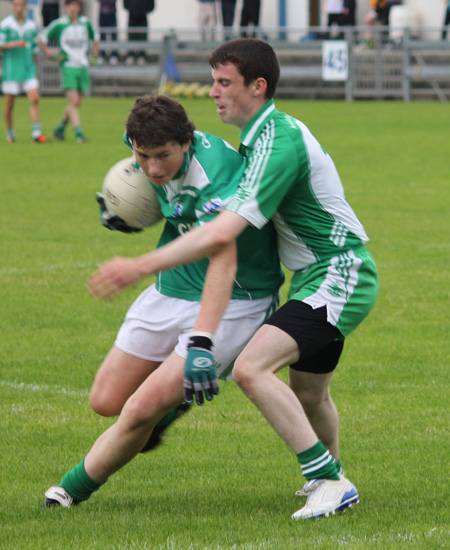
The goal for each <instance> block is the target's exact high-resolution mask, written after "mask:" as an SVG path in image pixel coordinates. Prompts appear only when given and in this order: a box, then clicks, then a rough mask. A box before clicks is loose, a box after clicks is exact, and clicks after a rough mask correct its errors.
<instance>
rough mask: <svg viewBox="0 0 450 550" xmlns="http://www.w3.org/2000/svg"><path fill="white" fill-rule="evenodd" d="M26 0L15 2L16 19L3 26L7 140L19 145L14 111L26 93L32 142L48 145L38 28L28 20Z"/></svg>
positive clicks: (0, 28) (0, 26)
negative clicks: (38, 70)
mask: <svg viewBox="0 0 450 550" xmlns="http://www.w3.org/2000/svg"><path fill="white" fill-rule="evenodd" d="M26 10H27V3H26V0H13V2H12V15H9V16H8V17H6V18H5V19H3V21H2V22H1V23H0V51H1V52H2V54H3V73H2V92H3V94H4V96H5V108H4V113H5V122H6V139H7V141H8V142H9V143H14V142H15V141H16V133H15V131H14V125H13V109H14V103H15V99H16V97H17V96H18V95H19V94H20V93H21V92H25V93H26V94H27V96H28V100H29V102H30V117H31V138H32V139H33V141H35V142H36V143H47V142H48V138H47V137H46V136H44V135H43V134H42V130H41V123H40V109H39V82H38V79H37V73H36V56H37V52H38V46H37V41H36V37H37V25H36V23H35V22H34V21H32V20H31V19H29V18H27V17H26Z"/></svg>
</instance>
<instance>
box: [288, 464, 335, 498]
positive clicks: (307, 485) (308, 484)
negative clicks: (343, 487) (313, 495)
mask: <svg viewBox="0 0 450 550" xmlns="http://www.w3.org/2000/svg"><path fill="white" fill-rule="evenodd" d="M344 476H345V474H344V470H343V469H342V468H340V470H339V477H344ZM319 481H322V480H321V479H309V480H308V481H307V482H306V483H305V484H304V485H303V487H302V488H301V489H300V490H299V491H295V496H297V497H307V496H308V495H309V493H310V492H311V491H312V489H313V487H314V485H315V484H316V483H318V482H319Z"/></svg>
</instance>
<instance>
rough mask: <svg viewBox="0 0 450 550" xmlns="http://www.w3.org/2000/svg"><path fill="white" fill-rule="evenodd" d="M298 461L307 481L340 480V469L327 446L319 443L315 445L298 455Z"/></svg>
mask: <svg viewBox="0 0 450 550" xmlns="http://www.w3.org/2000/svg"><path fill="white" fill-rule="evenodd" d="M297 459H298V461H299V462H300V466H301V468H302V474H303V475H304V476H305V478H306V479H308V480H310V479H333V480H336V481H338V480H339V467H338V465H337V464H336V461H335V460H334V458H333V457H332V455H331V454H330V451H328V449H327V448H326V447H325V445H324V444H323V443H322V442H321V441H318V442H317V443H316V444H315V445H313V446H312V447H310V448H309V449H307V450H306V451H303V452H301V453H298V454H297Z"/></svg>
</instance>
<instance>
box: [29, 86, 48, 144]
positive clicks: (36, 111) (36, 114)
mask: <svg viewBox="0 0 450 550" xmlns="http://www.w3.org/2000/svg"><path fill="white" fill-rule="evenodd" d="M27 96H28V101H29V102H30V118H31V128H32V131H31V137H32V138H33V141H36V142H38V143H47V142H48V138H47V137H46V136H44V135H43V134H42V130H41V123H40V108H39V90H38V89H37V88H34V89H33V90H28V92H27Z"/></svg>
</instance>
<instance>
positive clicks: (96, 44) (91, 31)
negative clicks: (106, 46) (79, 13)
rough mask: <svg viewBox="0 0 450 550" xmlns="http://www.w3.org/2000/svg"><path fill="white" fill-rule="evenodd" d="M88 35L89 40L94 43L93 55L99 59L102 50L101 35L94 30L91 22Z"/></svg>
mask: <svg viewBox="0 0 450 550" xmlns="http://www.w3.org/2000/svg"><path fill="white" fill-rule="evenodd" d="M88 35H89V40H91V41H92V55H93V56H94V57H96V58H97V57H98V52H99V48H100V34H99V33H98V32H96V31H95V30H94V27H93V26H92V24H91V23H90V22H89V25H88Z"/></svg>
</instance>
